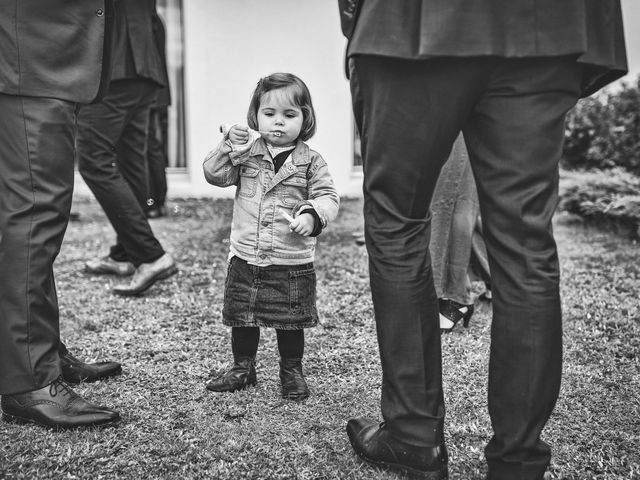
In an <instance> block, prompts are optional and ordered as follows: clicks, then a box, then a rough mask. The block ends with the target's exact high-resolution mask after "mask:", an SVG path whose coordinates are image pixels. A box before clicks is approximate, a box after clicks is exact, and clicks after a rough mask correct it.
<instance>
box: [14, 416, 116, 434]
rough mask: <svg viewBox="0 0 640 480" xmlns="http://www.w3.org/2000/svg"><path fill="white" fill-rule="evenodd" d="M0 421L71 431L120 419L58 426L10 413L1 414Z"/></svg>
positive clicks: (101, 425) (111, 423)
mask: <svg viewBox="0 0 640 480" xmlns="http://www.w3.org/2000/svg"><path fill="white" fill-rule="evenodd" d="M2 420H4V421H5V422H7V423H15V424H17V425H26V424H33V425H38V426H41V427H46V428H50V429H53V430H72V429H76V428H88V427H107V426H110V425H113V424H115V423H117V422H119V421H120V417H116V418H114V419H111V420H102V421H98V422H91V423H83V424H82V425H58V424H49V423H42V422H38V421H37V420H34V419H32V418H24V417H20V416H18V415H12V414H10V413H6V412H2Z"/></svg>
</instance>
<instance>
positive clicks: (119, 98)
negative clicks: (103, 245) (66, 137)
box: [78, 80, 164, 266]
mask: <svg viewBox="0 0 640 480" xmlns="http://www.w3.org/2000/svg"><path fill="white" fill-rule="evenodd" d="M154 98H155V87H154V86H153V84H152V83H150V82H147V81H140V80H121V81H116V82H112V83H111V84H110V86H109V91H108V92H107V95H106V97H105V98H104V99H103V100H102V101H101V102H99V103H96V104H92V105H87V106H84V107H82V108H81V109H80V114H79V117H78V169H79V171H80V173H81V174H82V177H83V178H84V180H85V182H86V183H87V185H88V186H89V188H90V189H91V191H92V192H93V194H94V195H95V197H96V199H97V200H98V202H99V203H100V205H101V206H102V208H103V210H104V212H105V214H106V215H107V217H108V218H109V221H110V222H111V225H112V226H113V228H114V230H115V231H116V234H117V236H118V240H117V244H116V246H115V247H114V248H113V249H112V254H111V255H112V257H113V258H114V259H116V260H119V261H130V262H132V263H133V264H134V265H136V266H138V265H140V264H141V263H147V262H152V261H154V260H157V259H158V258H160V257H161V256H162V255H163V254H164V250H163V248H162V246H161V245H160V242H159V241H158V240H157V239H156V237H155V236H154V235H153V232H152V230H151V227H150V225H149V222H148V221H147V218H146V216H145V214H144V205H145V202H146V198H147V188H146V184H147V183H146V182H147V180H146V163H145V145H146V143H145V142H146V132H147V122H148V119H149V109H150V108H151V102H152V101H153V99H154Z"/></svg>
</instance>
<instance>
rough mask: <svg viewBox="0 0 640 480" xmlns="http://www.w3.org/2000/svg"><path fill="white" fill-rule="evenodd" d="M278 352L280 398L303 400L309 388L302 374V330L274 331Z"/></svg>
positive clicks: (307, 394)
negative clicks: (276, 337) (280, 385)
mask: <svg viewBox="0 0 640 480" xmlns="http://www.w3.org/2000/svg"><path fill="white" fill-rule="evenodd" d="M276 335H277V336H278V350H279V352H280V382H281V383H282V397H283V398H286V399H288V400H297V401H300V400H304V399H305V398H307V397H308V396H309V387H308V386H307V382H306V380H305V379H304V375H303V373H302V356H303V354H304V330H280V329H276Z"/></svg>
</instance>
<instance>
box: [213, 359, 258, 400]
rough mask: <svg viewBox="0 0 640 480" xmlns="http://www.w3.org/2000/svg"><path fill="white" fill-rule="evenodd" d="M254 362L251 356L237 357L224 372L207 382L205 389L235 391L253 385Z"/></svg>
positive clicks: (254, 377) (255, 380)
mask: <svg viewBox="0 0 640 480" xmlns="http://www.w3.org/2000/svg"><path fill="white" fill-rule="evenodd" d="M256 383H258V382H257V378H256V363H255V359H253V358H252V357H237V358H235V359H234V361H233V366H232V367H231V368H230V369H229V370H227V371H226V372H225V373H223V374H222V375H220V376H219V377H217V378H214V379H213V380H211V381H210V382H209V383H207V390H211V391H212V392H229V393H232V392H235V391H237V390H244V389H245V388H247V387H249V386H253V385H255V384H256Z"/></svg>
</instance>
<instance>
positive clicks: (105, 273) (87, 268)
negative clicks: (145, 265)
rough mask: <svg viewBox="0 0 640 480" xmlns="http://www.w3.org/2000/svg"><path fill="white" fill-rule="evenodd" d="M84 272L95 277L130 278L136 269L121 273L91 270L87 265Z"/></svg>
mask: <svg viewBox="0 0 640 480" xmlns="http://www.w3.org/2000/svg"><path fill="white" fill-rule="evenodd" d="M84 271H85V272H87V273H93V274H95V275H117V276H118V277H128V276H129V275H133V272H135V269H133V270H131V271H128V272H121V271H120V270H110V269H107V268H104V269H103V268H91V267H87V266H86V265H85V267H84Z"/></svg>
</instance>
